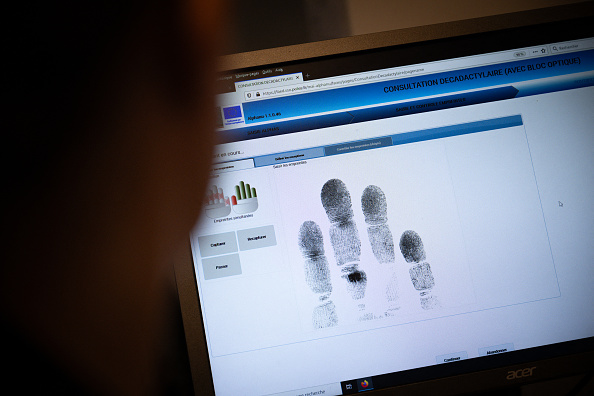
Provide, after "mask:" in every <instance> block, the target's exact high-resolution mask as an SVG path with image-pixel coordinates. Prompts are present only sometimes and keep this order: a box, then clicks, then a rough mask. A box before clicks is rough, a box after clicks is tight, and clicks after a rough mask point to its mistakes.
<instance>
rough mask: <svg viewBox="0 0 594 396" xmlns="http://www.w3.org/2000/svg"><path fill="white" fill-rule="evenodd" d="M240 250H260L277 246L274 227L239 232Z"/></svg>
mask: <svg viewBox="0 0 594 396" xmlns="http://www.w3.org/2000/svg"><path fill="white" fill-rule="evenodd" d="M237 240H238V241H239V250H251V249H259V248H263V247H268V246H275V245H276V235H275V233H274V226H271V225H269V226H264V227H256V228H250V229H248V230H241V231H237Z"/></svg>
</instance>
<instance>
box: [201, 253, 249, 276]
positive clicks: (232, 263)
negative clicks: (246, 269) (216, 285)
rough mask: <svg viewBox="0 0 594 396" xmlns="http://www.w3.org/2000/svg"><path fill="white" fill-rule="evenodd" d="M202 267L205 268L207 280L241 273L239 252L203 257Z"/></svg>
mask: <svg viewBox="0 0 594 396" xmlns="http://www.w3.org/2000/svg"><path fill="white" fill-rule="evenodd" d="M202 269H203V270H204V279H205V280H209V279H216V278H224V277H225V276H232V275H241V263H240V262H239V254H229V255H226V256H219V257H213V258H207V259H203V260H202Z"/></svg>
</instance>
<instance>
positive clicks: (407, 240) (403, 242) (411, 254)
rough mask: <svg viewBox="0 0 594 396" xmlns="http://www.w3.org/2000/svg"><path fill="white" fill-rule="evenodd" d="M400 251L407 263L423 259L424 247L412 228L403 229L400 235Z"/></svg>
mask: <svg viewBox="0 0 594 396" xmlns="http://www.w3.org/2000/svg"><path fill="white" fill-rule="evenodd" d="M400 251H401V252H402V256H404V259H405V260H406V262H407V263H410V262H414V263H419V262H421V261H423V260H425V249H424V247H423V241H422V240H421V237H420V236H419V234H417V233H416V232H414V231H412V230H408V231H404V232H403V233H402V236H401V237H400Z"/></svg>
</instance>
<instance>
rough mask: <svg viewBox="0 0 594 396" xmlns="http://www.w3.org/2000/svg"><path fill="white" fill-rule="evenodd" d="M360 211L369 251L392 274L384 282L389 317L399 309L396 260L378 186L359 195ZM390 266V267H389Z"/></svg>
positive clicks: (383, 200) (383, 203)
mask: <svg viewBox="0 0 594 396" xmlns="http://www.w3.org/2000/svg"><path fill="white" fill-rule="evenodd" d="M361 209H362V210H363V215H364V216H365V222H366V223H367V225H368V226H367V236H368V237H369V243H370V244H371V250H372V252H373V255H374V256H375V258H376V260H377V261H378V262H379V263H380V264H388V265H389V267H388V268H386V269H389V270H391V272H392V274H391V276H389V277H386V278H385V280H384V284H385V290H386V299H387V300H388V303H389V305H388V308H387V311H386V315H388V316H389V315H391V314H393V313H394V311H396V310H398V309H399V308H400V307H399V305H398V304H397V302H396V301H397V300H398V280H397V278H396V272H395V269H394V267H393V264H394V262H395V260H396V255H395V253H394V238H393V237H392V232H390V228H389V227H388V224H387V222H388V204H387V202H386V196H385V194H384V192H383V191H382V190H381V188H379V187H378V186H373V185H371V186H367V188H365V190H364V191H363V194H362V195H361ZM390 264H391V265H390Z"/></svg>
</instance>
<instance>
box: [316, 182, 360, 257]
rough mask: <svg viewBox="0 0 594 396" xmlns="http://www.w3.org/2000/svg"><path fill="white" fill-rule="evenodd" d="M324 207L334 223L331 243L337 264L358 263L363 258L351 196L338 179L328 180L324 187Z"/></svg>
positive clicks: (329, 218)
mask: <svg viewBox="0 0 594 396" xmlns="http://www.w3.org/2000/svg"><path fill="white" fill-rule="evenodd" d="M321 198H322V205H323V206H324V209H325V210H326V214H327V215H328V220H330V223H332V225H331V227H330V243H331V244H332V248H333V249H334V257H335V258H336V263H337V264H338V265H339V266H340V265H344V264H346V263H351V262H356V261H357V262H358V261H359V257H360V256H361V241H360V239H359V231H358V230H357V226H356V224H355V222H354V221H353V208H352V204H351V195H350V194H349V191H348V189H347V188H346V185H345V184H344V183H343V182H342V181H341V180H338V179H332V180H328V181H327V182H326V183H325V184H324V186H323V187H322V193H321Z"/></svg>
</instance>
